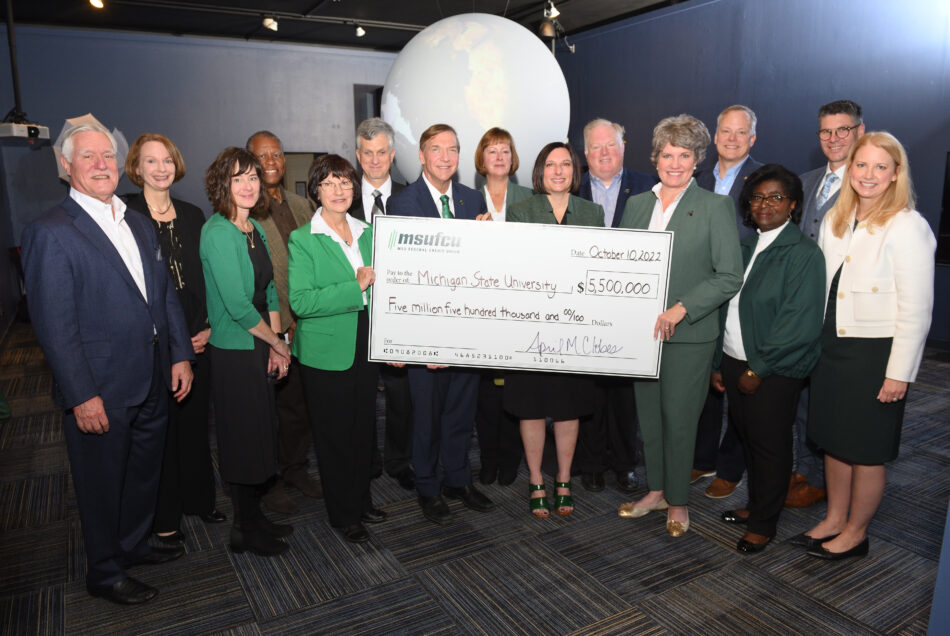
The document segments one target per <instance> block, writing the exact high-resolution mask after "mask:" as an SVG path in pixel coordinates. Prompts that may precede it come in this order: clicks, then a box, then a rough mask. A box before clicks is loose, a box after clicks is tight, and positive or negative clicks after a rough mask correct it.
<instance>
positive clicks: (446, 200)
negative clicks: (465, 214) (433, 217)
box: [439, 194, 455, 219]
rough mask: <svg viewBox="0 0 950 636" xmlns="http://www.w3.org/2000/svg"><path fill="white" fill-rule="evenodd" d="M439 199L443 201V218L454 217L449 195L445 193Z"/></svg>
mask: <svg viewBox="0 0 950 636" xmlns="http://www.w3.org/2000/svg"><path fill="white" fill-rule="evenodd" d="M439 200H440V201H441V202H442V218H443V219H454V218H455V217H454V216H452V210H450V209H449V195H447V194H443V195H442V196H440V197H439Z"/></svg>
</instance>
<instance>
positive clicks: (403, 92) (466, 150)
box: [382, 13, 571, 188]
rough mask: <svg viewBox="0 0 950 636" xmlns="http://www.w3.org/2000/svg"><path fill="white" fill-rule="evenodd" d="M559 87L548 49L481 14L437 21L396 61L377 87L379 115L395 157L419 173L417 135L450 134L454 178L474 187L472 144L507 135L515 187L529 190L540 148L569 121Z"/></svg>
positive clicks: (560, 137)
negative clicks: (514, 160)
mask: <svg viewBox="0 0 950 636" xmlns="http://www.w3.org/2000/svg"><path fill="white" fill-rule="evenodd" d="M570 112H571V106H570V98H569V97H568V93H567V82H565V80H564V74H563V73H562V72H561V68H560V66H558V64H557V60H555V59H554V56H553V55H552V54H551V51H550V50H549V49H548V48H547V47H545V45H544V44H543V43H542V42H541V40H539V39H538V38H537V36H535V35H534V34H533V33H531V32H530V31H528V30H527V29H525V28H524V27H523V26H521V25H520V24H517V23H516V22H512V21H511V20H508V19H506V18H500V17H498V16H494V15H488V14H484V13H469V14H464V15H456V16H452V17H451V18H446V19H444V20H439V21H438V22H436V23H435V24H433V25H431V26H429V27H428V28H427V29H425V30H424V31H422V32H421V33H419V34H418V35H416V36H415V37H414V38H412V40H410V41H409V43H408V44H407V45H406V47H405V48H404V49H403V50H402V52H401V53H400V54H399V56H398V57H397V58H396V61H395V63H394V64H393V67H392V69H391V70H390V72H389V76H388V77H387V78H386V85H385V86H384V87H383V101H382V117H383V119H384V120H386V121H387V122H389V124H390V125H391V126H392V127H393V128H394V129H395V131H396V160H397V162H398V166H399V170H400V172H401V173H402V174H403V176H405V177H406V178H407V179H408V180H409V181H413V180H415V179H416V178H417V177H418V176H419V172H420V165H419V136H420V135H421V134H422V131H424V130H425V129H426V128H428V127H429V126H430V125H432V124H437V123H444V124H449V125H450V126H452V127H453V128H455V130H456V131H457V132H458V136H459V144H460V145H461V154H460V156H459V171H458V172H459V180H460V181H461V182H462V183H464V184H465V185H468V186H473V185H474V182H475V176H476V174H475V146H476V145H477V144H478V140H479V139H481V136H482V134H484V132H485V131H486V130H488V129H489V128H491V127H492V126H500V127H502V128H504V129H506V130H508V131H509V132H510V133H511V135H512V137H514V140H515V145H516V147H517V150H518V155H519V156H520V158H521V167H520V168H519V169H518V172H517V179H516V180H517V182H518V183H520V184H521V185H524V186H527V187H529V188H530V187H531V169H532V167H533V165H534V159H535V157H536V156H537V154H538V151H540V150H541V148H542V147H543V146H544V145H545V144H547V143H548V142H551V141H564V140H565V139H566V137H567V129H568V125H569V123H570Z"/></svg>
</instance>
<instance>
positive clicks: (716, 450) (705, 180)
mask: <svg viewBox="0 0 950 636" xmlns="http://www.w3.org/2000/svg"><path fill="white" fill-rule="evenodd" d="M757 121H758V119H757V118H756V116H755V113H754V112H753V111H752V109H751V108H749V107H748V106H742V105H739V104H736V105H733V106H729V107H728V108H726V109H725V110H723V111H722V112H721V113H719V117H718V119H717V120H716V135H715V137H714V138H713V142H714V143H715V144H716V153H717V157H718V158H717V159H716V165H714V166H713V168H712V170H709V169H707V170H701V171H700V172H698V173H697V174H696V183H697V185H699V187H701V188H704V189H706V190H709V191H711V192H715V193H716V194H726V195H729V196H730V197H732V200H733V202H734V203H735V208H736V227H737V228H738V230H739V238H740V239H742V238H744V237H746V236H749V235H751V234H754V233H755V229H754V228H751V227H748V226H746V225H745V224H744V223H743V222H742V212H741V210H742V206H741V205H739V194H740V193H741V192H742V186H743V184H744V183H745V180H746V179H747V178H748V176H749V175H750V174H752V172H753V171H754V170H755V169H756V168H758V167H759V166H761V165H762V162H760V161H756V160H755V159H753V158H752V155H750V154H749V152H750V151H751V150H752V146H753V145H755V126H756V123H757ZM725 408H726V407H725V398H724V395H722V394H720V393H717V392H716V391H714V390H713V389H710V390H709V396H708V398H707V399H706V404H705V405H704V406H703V414H702V416H700V420H699V428H698V429H697V431H696V453H695V456H694V458H693V472H692V475H691V477H690V482H691V483H692V482H695V481H697V480H699V479H702V478H703V477H710V476H712V475H715V476H716V478H715V479H713V481H712V483H711V484H710V485H709V487H707V488H706V496H707V497H711V498H713V499H721V498H724V497H728V496H729V495H731V494H732V493H733V491H734V490H735V489H736V486H738V485H739V482H740V481H741V480H742V473H744V472H745V458H744V457H743V455H742V444H741V443H740V442H739V438H738V437H737V436H736V430H735V426H733V424H732V423H731V422H730V423H729V424H727V426H726V432H725V435H723V436H722V442H720V441H719V436H720V433H721V431H722V419H723V412H724V411H725Z"/></svg>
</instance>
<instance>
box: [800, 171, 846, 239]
mask: <svg viewBox="0 0 950 636" xmlns="http://www.w3.org/2000/svg"><path fill="white" fill-rule="evenodd" d="M827 171H828V165H827V164H825V165H824V166H822V167H820V168H815V169H814V170H810V171H808V172H806V173H805V174H803V175H799V177H800V178H801V180H802V194H803V198H802V218H801V219H800V220H799V221H798V227H799V228H801V231H802V232H803V233H804V234H805V236H807V237H808V238H810V239H811V240H813V241H815V242H817V241H818V231H819V230H820V229H821V222H822V220H823V219H824V218H825V214H827V213H828V210H830V209H831V206H833V205H834V204H835V201H837V200H838V194H839V193H840V192H841V190H840V189H839V190H838V191H837V192H835V193H834V194H832V195H831V196H830V197H828V200H827V201H825V204H824V205H823V206H821V207H818V186H820V185H821V182H822V181H824V179H825V172H827Z"/></svg>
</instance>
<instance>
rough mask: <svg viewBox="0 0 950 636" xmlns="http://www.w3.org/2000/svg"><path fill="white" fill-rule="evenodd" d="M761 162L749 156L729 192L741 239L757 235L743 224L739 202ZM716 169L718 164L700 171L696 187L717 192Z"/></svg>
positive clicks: (697, 174) (751, 228) (697, 175)
mask: <svg viewBox="0 0 950 636" xmlns="http://www.w3.org/2000/svg"><path fill="white" fill-rule="evenodd" d="M763 165H765V164H763V163H762V162H761V161H756V160H755V158H753V157H752V155H749V158H748V159H746V160H745V163H744V164H742V167H741V168H739V174H737V175H736V180H735V181H733V182H732V188H731V189H730V190H729V196H730V197H732V201H733V203H734V204H735V207H736V228H737V229H738V230H739V238H740V239H743V238H745V237H747V236H751V235H753V234H755V228H754V227H749V226H748V225H745V224H744V223H743V222H742V219H743V214H742V205H741V204H740V202H739V195H740V194H742V186H744V185H745V180H746V179H748V178H749V175H750V174H752V173H753V172H754V171H755V169H756V168H758V167H760V166H763ZM715 169H716V164H713V166H712V167H711V168H706V169H704V170H700V171H699V172H697V173H696V185H698V186H699V187H700V188H702V189H703V190H709V191H710V192H715V191H716V175H715V174H714V172H713V171H714V170H715Z"/></svg>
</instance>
